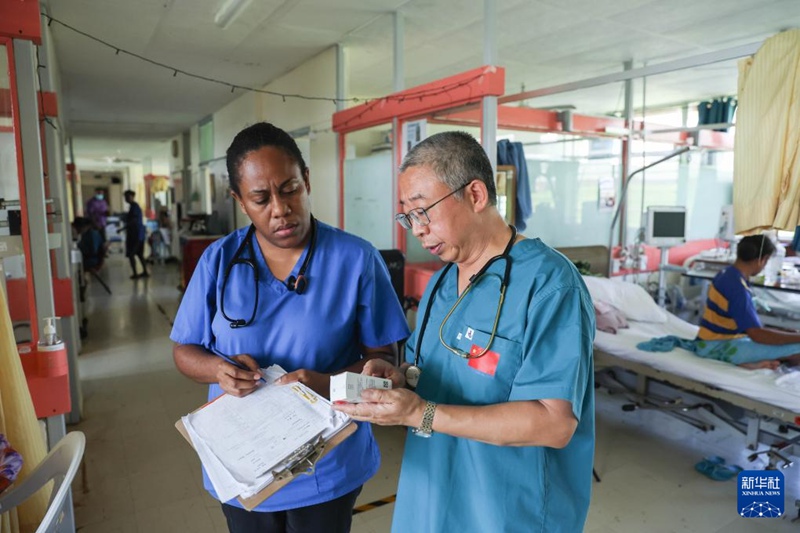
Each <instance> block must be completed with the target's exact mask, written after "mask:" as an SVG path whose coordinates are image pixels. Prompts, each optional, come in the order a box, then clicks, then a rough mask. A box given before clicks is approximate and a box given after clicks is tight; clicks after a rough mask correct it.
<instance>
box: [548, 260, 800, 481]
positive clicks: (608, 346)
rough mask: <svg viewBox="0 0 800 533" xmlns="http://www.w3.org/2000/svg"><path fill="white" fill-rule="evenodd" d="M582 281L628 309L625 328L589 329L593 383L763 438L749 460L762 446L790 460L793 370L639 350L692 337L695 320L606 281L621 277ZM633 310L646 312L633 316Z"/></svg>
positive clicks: (649, 405)
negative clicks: (669, 338)
mask: <svg viewBox="0 0 800 533" xmlns="http://www.w3.org/2000/svg"><path fill="white" fill-rule="evenodd" d="M559 251H561V252H562V253H564V255H566V256H567V257H568V258H570V259H572V260H581V261H585V262H588V263H590V264H591V265H592V271H595V272H598V273H601V272H602V269H603V268H604V267H605V265H606V264H607V259H606V258H607V257H608V256H607V251H606V249H605V247H602V246H592V247H578V248H563V249H559ZM595 264H596V265H598V266H597V267H595ZM587 282H588V283H587V285H588V286H589V287H590V292H592V293H593V294H592V296H593V298H594V299H604V300H606V301H608V300H614V299H616V301H608V303H611V304H612V305H615V307H617V308H619V309H621V310H624V312H625V313H626V314H629V313H633V314H632V315H631V316H628V322H629V325H630V328H627V329H620V330H618V331H617V333H616V334H611V333H605V332H602V331H598V332H597V334H596V337H595V352H594V357H595V370H596V374H595V376H596V378H595V379H596V383H597V385H598V386H599V387H602V388H604V389H606V390H607V391H608V392H610V393H612V394H621V395H624V397H625V398H626V399H627V400H628V403H626V404H625V406H624V407H623V409H625V410H635V409H658V410H660V411H662V412H665V413H667V414H669V415H672V416H675V417H677V418H679V419H681V420H683V421H685V422H687V423H690V424H692V425H693V426H695V427H697V428H698V429H701V430H704V431H709V430H712V429H713V428H714V426H715V425H716V424H719V423H726V424H728V425H730V426H731V427H733V428H735V429H737V430H739V431H740V432H741V433H742V434H743V435H745V437H746V439H745V441H746V442H745V444H746V446H747V447H748V448H749V449H750V450H754V451H756V450H758V448H759V445H760V444H762V445H767V446H769V448H767V449H765V450H761V451H757V452H756V453H754V454H752V455H751V456H750V457H751V460H752V459H755V456H756V455H757V454H762V453H763V454H764V455H765V456H766V457H765V458H766V459H768V461H769V467H771V468H775V467H778V466H781V467H786V466H789V465H790V464H791V460H790V459H789V458H788V457H786V453H793V447H794V445H795V444H800V372H797V371H792V372H789V373H785V374H782V373H780V372H777V371H773V370H746V369H743V368H740V367H737V366H734V365H731V364H729V363H723V362H720V361H713V360H708V359H703V358H701V357H698V356H696V355H694V354H693V353H691V352H688V351H686V350H683V349H679V348H676V349H674V350H672V351H670V352H661V353H653V352H646V351H643V350H639V349H638V348H636V345H637V344H638V343H640V342H642V341H647V340H650V339H652V338H654V337H662V336H665V335H676V336H679V337H683V338H694V336H695V335H696V333H697V326H694V325H692V324H689V323H687V322H684V321H683V320H681V319H679V318H677V317H675V316H674V315H671V314H670V313H666V312H664V311H663V310H661V309H660V308H658V306H657V305H656V304H655V302H654V301H652V299H651V298H648V297H647V296H646V295H643V291H642V293H641V294H637V293H636V292H635V290H633V289H631V288H630V287H632V285H630V284H628V285H629V287H627V288H626V290H619V289H620V287H621V286H619V285H613V284H620V283H626V282H623V281H620V280H609V279H607V278H601V277H593V278H592V279H588V280H587ZM606 285H608V286H606ZM628 289H630V290H628ZM598 296H599V297H598ZM626 298H627V301H626ZM648 302H649V303H648ZM649 306H652V307H649ZM637 314H638V315H640V316H642V317H644V318H645V319H646V320H637V319H636V318H637V316H636V315H637ZM659 315H660V317H661V318H659Z"/></svg>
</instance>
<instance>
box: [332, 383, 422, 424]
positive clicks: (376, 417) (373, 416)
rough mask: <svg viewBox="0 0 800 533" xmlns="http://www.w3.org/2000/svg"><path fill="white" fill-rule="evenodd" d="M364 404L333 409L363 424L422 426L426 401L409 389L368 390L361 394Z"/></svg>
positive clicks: (340, 404)
mask: <svg viewBox="0 0 800 533" xmlns="http://www.w3.org/2000/svg"><path fill="white" fill-rule="evenodd" d="M361 398H362V399H363V400H364V401H363V402H362V403H337V404H334V405H333V408H334V409H336V410H337V411H341V412H343V413H346V414H348V415H350V416H351V417H352V418H354V419H356V420H360V421H362V422H371V423H373V424H378V425H380V426H411V427H419V426H420V424H422V415H423V413H424V412H425V400H423V399H422V398H420V397H419V396H417V394H416V393H414V392H411V391H410V390H408V389H403V388H401V389H392V390H380V389H367V390H365V391H364V392H362V393H361Z"/></svg>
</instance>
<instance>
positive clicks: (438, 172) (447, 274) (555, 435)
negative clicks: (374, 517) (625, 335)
mask: <svg viewBox="0 0 800 533" xmlns="http://www.w3.org/2000/svg"><path fill="white" fill-rule="evenodd" d="M399 193H400V204H401V205H402V206H404V209H405V210H406V212H404V213H399V214H397V215H396V217H395V220H397V222H398V223H400V225H401V226H402V227H403V228H405V229H411V230H412V231H413V233H414V236H415V237H417V238H418V239H419V240H420V242H421V243H422V245H423V246H424V247H425V248H426V249H427V250H428V251H430V252H431V253H432V254H434V255H435V256H437V257H438V258H439V259H441V260H442V261H445V262H447V263H448V264H447V266H445V268H443V269H442V270H440V271H439V272H437V273H436V274H434V276H433V277H432V279H431V280H430V283H429V284H428V286H427V288H426V289H425V294H424V295H423V298H422V301H421V302H420V305H419V313H418V314H417V327H416V329H415V330H414V333H413V334H412V335H411V338H410V339H409V340H408V342H407V344H406V363H404V364H403V365H402V366H401V367H400V368H396V367H394V366H392V365H391V364H390V363H387V362H385V361H370V362H368V363H367V364H366V365H365V367H364V371H363V372H364V373H365V374H369V375H375V376H381V377H384V378H390V379H392V381H393V382H394V384H395V385H396V388H393V389H392V390H384V391H378V390H368V391H364V393H363V394H362V397H363V398H364V399H366V400H367V402H368V403H360V404H353V405H337V406H335V408H336V409H339V410H341V411H344V412H346V413H347V414H349V415H351V416H352V417H354V418H355V419H356V420H363V421H368V422H372V423H375V424H380V425H402V426H408V427H410V428H414V429H413V431H409V432H408V436H407V437H406V443H405V450H404V454H403V463H402V467H401V471H400V481H399V486H398V491H397V502H396V504H395V511H394V518H393V523H392V531H394V532H395V533H399V532H409V533H439V532H443V531H457V532H459V533H469V532H475V533H483V532H485V531H504V532H529V531H537V532H565V533H573V532H576V531H582V530H583V527H584V523H585V521H586V516H587V513H588V510H589V500H590V495H591V485H592V463H593V456H594V380H593V363H592V343H593V340H594V333H595V321H594V308H593V306H592V300H591V297H590V296H589V292H588V291H587V289H586V286H585V285H584V283H583V279H582V278H581V276H580V274H579V273H578V271H577V269H576V268H575V266H574V265H573V264H572V263H571V262H570V261H569V260H568V259H566V258H565V257H564V256H563V255H561V254H559V253H558V252H556V251H555V250H553V249H552V248H550V247H549V246H547V245H546V244H544V243H543V242H542V241H540V240H539V239H528V238H525V237H523V236H521V235H517V232H516V229H515V228H514V227H513V226H509V225H508V224H506V222H505V221H504V220H503V218H502V217H501V216H500V214H499V212H498V210H497V207H496V203H497V194H496V191H495V184H494V175H493V172H492V165H491V163H490V161H489V159H488V157H487V156H486V153H485V152H484V150H483V148H482V147H481V145H480V144H479V143H478V142H477V141H476V140H475V139H473V138H472V137H471V136H470V135H468V134H466V133H462V132H447V133H440V134H438V135H434V136H432V137H429V138H428V139H426V140H424V141H422V142H421V143H419V144H418V145H416V146H415V147H414V148H413V149H412V150H411V151H410V152H409V153H408V155H407V156H406V158H405V160H404V161H403V164H402V165H401V167H400V176H399ZM405 385H414V386H415V387H416V389H415V391H412V390H410V389H408V388H404V386H405Z"/></svg>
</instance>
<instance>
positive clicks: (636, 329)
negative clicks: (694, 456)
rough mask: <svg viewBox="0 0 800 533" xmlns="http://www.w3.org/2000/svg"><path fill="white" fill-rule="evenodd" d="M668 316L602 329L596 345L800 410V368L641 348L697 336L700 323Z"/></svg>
mask: <svg viewBox="0 0 800 533" xmlns="http://www.w3.org/2000/svg"><path fill="white" fill-rule="evenodd" d="M667 315H668V319H667V322H666V323H663V324H658V323H652V322H634V321H631V322H630V328H628V329H620V330H618V331H617V333H616V334H611V333H605V332H602V331H598V332H597V335H596V337H595V347H596V348H597V349H599V350H602V351H603V352H606V353H608V354H611V355H614V356H616V357H620V358H622V359H625V360H628V361H634V362H637V363H641V364H645V365H647V366H649V367H652V368H655V369H657V370H660V371H662V372H666V373H670V374H675V375H678V376H681V377H683V378H687V379H691V380H694V381H699V382H701V383H704V384H706V385H710V386H713V387H716V388H719V389H723V390H726V391H729V392H732V393H734V394H739V395H741V396H745V397H748V398H750V399H753V400H757V401H760V402H764V403H767V404H770V405H775V406H779V407H781V408H783V409H786V410H790V411H792V412H793V413H800V371H791V372H788V373H781V372H780V371H775V370H766V369H763V370H747V369H744V368H740V367H737V366H734V365H732V364H730V363H723V362H721V361H714V360H711V359H703V358H702V357H698V356H696V355H695V354H693V353H691V352H688V351H686V350H683V349H680V348H676V349H674V350H672V351H671V352H645V351H642V350H639V349H637V348H636V345H637V344H638V343H640V342H642V341H646V340H650V339H652V338H654V337H663V336H665V335H676V336H678V337H683V338H688V339H691V338H694V337H695V335H696V333H697V326H693V325H692V324H689V323H687V322H684V321H683V320H681V319H679V318H677V317H676V316H674V315H671V314H669V313H667Z"/></svg>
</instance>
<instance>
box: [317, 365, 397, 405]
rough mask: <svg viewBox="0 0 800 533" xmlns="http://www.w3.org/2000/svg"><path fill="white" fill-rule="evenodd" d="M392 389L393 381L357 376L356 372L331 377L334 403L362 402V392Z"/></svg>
mask: <svg viewBox="0 0 800 533" xmlns="http://www.w3.org/2000/svg"><path fill="white" fill-rule="evenodd" d="M391 388H392V381H391V380H389V379H386V378H377V377H374V376H366V375H364V374H356V373H355V372H342V373H341V374H336V375H335V376H331V401H332V402H347V403H359V402H361V401H362V400H361V392H362V391H363V390H365V389H384V390H389V389H391Z"/></svg>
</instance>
